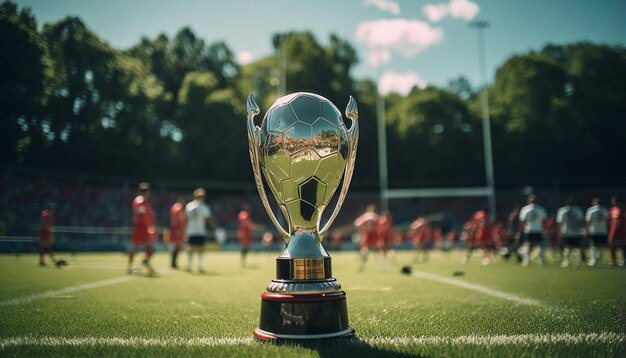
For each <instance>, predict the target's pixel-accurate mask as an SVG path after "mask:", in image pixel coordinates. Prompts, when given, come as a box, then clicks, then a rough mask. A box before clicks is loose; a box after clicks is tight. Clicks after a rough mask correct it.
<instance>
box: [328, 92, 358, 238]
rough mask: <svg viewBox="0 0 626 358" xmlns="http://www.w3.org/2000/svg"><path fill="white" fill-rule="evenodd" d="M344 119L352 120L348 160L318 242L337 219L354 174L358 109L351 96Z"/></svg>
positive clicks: (349, 132)
mask: <svg viewBox="0 0 626 358" xmlns="http://www.w3.org/2000/svg"><path fill="white" fill-rule="evenodd" d="M346 117H348V118H350V119H351V120H352V125H351V126H350V129H348V158H347V159H348V160H347V163H346V169H345V171H344V176H343V185H342V186H341V192H340V193H339V198H338V199H337V205H335V209H334V210H333V213H332V214H331V215H330V218H329V219H328V221H327V222H326V225H324V227H323V228H322V230H320V236H319V237H320V240H323V239H324V237H325V236H326V233H327V232H328V229H330V225H331V224H332V223H333V221H335V219H336V218H337V214H339V210H341V205H343V201H344V200H345V199H346V194H348V188H349V187H350V182H351V181H352V173H354V162H355V160H356V149H357V144H358V143H359V122H358V119H359V109H358V108H357V104H356V101H355V100H354V98H352V96H350V100H349V101H348V106H347V107H346Z"/></svg>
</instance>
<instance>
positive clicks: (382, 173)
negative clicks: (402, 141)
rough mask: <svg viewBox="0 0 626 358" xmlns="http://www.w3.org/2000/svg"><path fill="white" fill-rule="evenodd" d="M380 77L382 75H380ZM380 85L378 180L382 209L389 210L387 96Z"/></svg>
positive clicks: (378, 91) (378, 94) (378, 96)
mask: <svg viewBox="0 0 626 358" xmlns="http://www.w3.org/2000/svg"><path fill="white" fill-rule="evenodd" d="M379 78H380V76H379ZM379 87H380V86H377V88H376V93H377V96H376V117H377V121H376V123H377V127H378V128H377V129H378V130H377V134H378V181H379V184H380V209H381V210H382V211H389V197H388V196H387V189H388V187H389V182H388V175H387V126H386V124H385V122H386V120H385V97H384V96H383V94H382V93H380V88H379Z"/></svg>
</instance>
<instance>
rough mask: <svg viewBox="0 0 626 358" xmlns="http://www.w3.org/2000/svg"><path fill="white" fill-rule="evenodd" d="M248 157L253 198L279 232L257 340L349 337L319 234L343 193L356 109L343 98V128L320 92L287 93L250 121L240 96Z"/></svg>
mask: <svg viewBox="0 0 626 358" xmlns="http://www.w3.org/2000/svg"><path fill="white" fill-rule="evenodd" d="M247 108H248V140H249V143H250V160H251V161H252V168H253V171H254V177H255V182H256V185H257V188H258V190H259V194H260V196H261V201H262V202H263V205H264V206H265V209H266V210H267V213H268V215H269V217H270V219H271V220H272V222H273V223H274V225H275V226H276V228H277V229H278V231H279V233H280V234H281V236H282V237H283V238H284V239H285V242H286V246H285V249H284V250H283V251H282V253H281V254H280V256H279V257H278V258H277V259H276V276H277V277H276V279H274V280H272V281H271V282H270V283H269V285H268V286H267V289H266V291H265V292H264V293H263V294H262V295H261V320H260V324H259V327H258V328H257V329H256V330H255V331H254V336H255V337H256V338H258V339H260V340H265V341H274V340H276V339H320V338H332V337H344V336H352V335H353V334H354V330H353V329H352V328H351V327H350V326H349V324H348V309H347V305H346V293H345V292H344V291H342V290H341V285H340V284H339V282H338V281H337V280H336V279H335V278H333V277H332V270H331V258H330V255H328V253H327V252H326V250H325V249H324V247H322V240H323V238H324V236H325V235H326V233H327V232H328V229H329V227H330V225H331V224H332V222H333V221H334V220H335V218H336V217H337V214H338V212H339V209H340V208H341V205H342V204H343V201H344V199H345V197H346V193H347V192H348V187H349V185H350V180H351V179H352V172H353V170H354V160H355V157H356V148H357V142H358V122H357V118H358V111H357V105H356V101H355V100H354V99H353V98H352V97H350V101H349V102H348V106H347V108H346V116H347V117H348V118H350V119H351V120H352V125H351V128H350V129H346V127H345V125H344V123H343V119H342V118H341V112H339V110H338V109H337V107H335V106H334V105H333V104H332V103H331V102H330V101H329V100H327V99H326V98H324V97H322V96H319V95H316V94H313V93H305V92H299V93H293V94H290V95H287V96H284V97H281V98H279V99H278V100H276V102H275V103H274V104H273V105H272V106H271V107H270V109H269V110H268V111H267V113H266V114H265V117H264V118H263V122H262V123H261V127H258V126H256V125H255V124H254V116H256V115H257V114H259V107H258V105H257V104H256V102H255V99H254V95H252V94H250V95H249V96H248V103H247ZM261 173H263V176H264V177H265V181H266V182H267V185H268V186H269V188H270V190H271V191H272V194H274V198H275V199H276V202H277V203H278V207H279V208H280V210H281V211H282V213H283V215H284V217H285V219H286V221H287V226H288V228H287V229H285V228H283V227H282V226H281V224H280V223H279V221H278V219H277V218H276V216H275V215H274V213H273V211H272V208H271V206H270V204H269V202H268V198H267V195H266V192H265V187H264V184H263V179H262V175H261ZM342 177H343V185H342V187H341V191H340V192H339V197H338V199H337V203H336V204H335V207H334V209H333V211H332V213H331V215H330V217H329V218H328V221H327V222H326V223H325V224H324V225H323V226H322V227H321V228H320V226H321V219H322V213H323V212H324V210H325V209H326V206H327V205H328V204H329V202H330V199H331V198H332V196H333V194H334V193H335V191H336V190H337V188H339V184H340V183H341V179H342Z"/></svg>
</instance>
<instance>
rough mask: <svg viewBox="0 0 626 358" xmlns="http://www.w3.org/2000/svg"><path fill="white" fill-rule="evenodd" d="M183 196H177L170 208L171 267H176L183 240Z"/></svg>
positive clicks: (185, 221)
mask: <svg viewBox="0 0 626 358" xmlns="http://www.w3.org/2000/svg"><path fill="white" fill-rule="evenodd" d="M186 225H187V217H186V216H185V198H183V197H182V196H181V197H179V198H178V199H177V200H176V202H175V203H174V205H172V207H171V208H170V230H171V236H170V242H171V243H172V268H178V264H177V259H178V253H179V252H180V250H181V248H182V246H183V243H184V242H185V226H186Z"/></svg>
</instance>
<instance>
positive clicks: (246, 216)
mask: <svg viewBox="0 0 626 358" xmlns="http://www.w3.org/2000/svg"><path fill="white" fill-rule="evenodd" d="M237 221H238V222H239V230H238V231H237V237H238V238H239V243H240V245H241V267H245V266H246V257H247V256H248V252H249V251H250V243H251V242H252V230H257V229H259V228H261V226H260V225H257V224H255V223H254V222H253V221H252V219H251V218H250V204H248V203H244V204H243V206H242V209H241V211H240V212H239V214H238V215H237Z"/></svg>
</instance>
